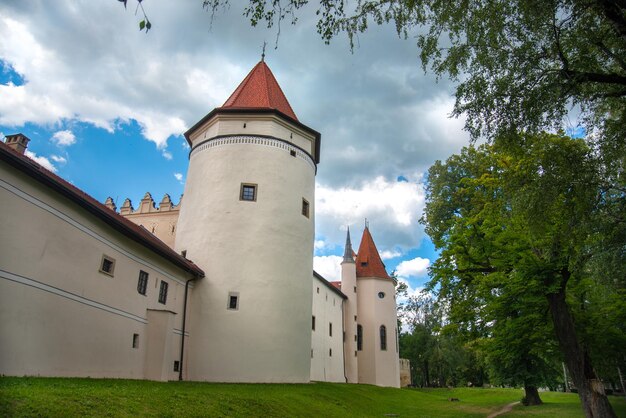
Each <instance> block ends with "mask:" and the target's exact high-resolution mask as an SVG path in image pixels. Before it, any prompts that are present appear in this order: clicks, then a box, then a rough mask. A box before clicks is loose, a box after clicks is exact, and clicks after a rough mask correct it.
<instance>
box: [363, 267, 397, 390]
mask: <svg viewBox="0 0 626 418" xmlns="http://www.w3.org/2000/svg"><path fill="white" fill-rule="evenodd" d="M380 292H382V293H384V297H382V298H381V297H379V296H378V294H379V293H380ZM357 295H358V300H359V305H358V322H359V324H361V326H362V327H363V350H362V351H359V352H358V353H359V355H358V362H359V383H369V384H373V385H378V386H391V387H400V370H399V354H398V346H397V339H396V327H397V322H396V301H395V286H394V284H393V282H392V281H391V280H388V279H378V278H372V277H365V278H364V277H359V278H358V279H357ZM381 325H384V326H385V327H386V330H387V349H386V350H382V349H381V345H380V326H381Z"/></svg>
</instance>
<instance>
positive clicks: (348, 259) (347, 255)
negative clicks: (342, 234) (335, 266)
mask: <svg viewBox="0 0 626 418" xmlns="http://www.w3.org/2000/svg"><path fill="white" fill-rule="evenodd" d="M352 254H353V251H352V242H351V241H350V227H348V234H347V235H346V248H345V250H344V253H343V262H344V263H354V257H352Z"/></svg>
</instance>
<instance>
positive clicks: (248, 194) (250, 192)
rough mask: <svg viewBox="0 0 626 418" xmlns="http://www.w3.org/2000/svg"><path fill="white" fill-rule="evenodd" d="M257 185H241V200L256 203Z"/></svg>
mask: <svg viewBox="0 0 626 418" xmlns="http://www.w3.org/2000/svg"><path fill="white" fill-rule="evenodd" d="M256 188H257V185H256V184H250V183H241V191H240V192H239V200H246V201H248V202H256Z"/></svg>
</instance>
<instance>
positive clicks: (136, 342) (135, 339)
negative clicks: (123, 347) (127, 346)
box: [133, 334, 139, 348]
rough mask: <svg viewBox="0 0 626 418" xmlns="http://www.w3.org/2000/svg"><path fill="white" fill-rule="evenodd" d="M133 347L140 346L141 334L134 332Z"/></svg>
mask: <svg viewBox="0 0 626 418" xmlns="http://www.w3.org/2000/svg"><path fill="white" fill-rule="evenodd" d="M133 348H139V334H133Z"/></svg>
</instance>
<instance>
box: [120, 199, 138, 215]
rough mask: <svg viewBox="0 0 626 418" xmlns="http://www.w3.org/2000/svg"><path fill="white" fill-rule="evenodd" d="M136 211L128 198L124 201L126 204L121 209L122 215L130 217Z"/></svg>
mask: <svg viewBox="0 0 626 418" xmlns="http://www.w3.org/2000/svg"><path fill="white" fill-rule="evenodd" d="M134 210H135V209H133V202H131V201H130V199H129V198H126V200H124V203H122V207H121V208H120V215H130V214H131V213H133V211H134Z"/></svg>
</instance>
